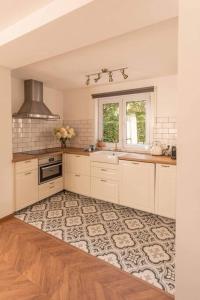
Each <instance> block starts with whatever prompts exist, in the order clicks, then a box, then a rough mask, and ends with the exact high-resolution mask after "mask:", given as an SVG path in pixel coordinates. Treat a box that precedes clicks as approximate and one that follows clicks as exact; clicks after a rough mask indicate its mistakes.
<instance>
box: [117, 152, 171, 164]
mask: <svg viewBox="0 0 200 300" xmlns="http://www.w3.org/2000/svg"><path fill="white" fill-rule="evenodd" d="M119 160H128V161H139V162H147V163H154V164H167V165H176V160H175V159H171V157H169V156H156V155H151V154H141V153H129V154H126V155H124V156H122V157H119Z"/></svg>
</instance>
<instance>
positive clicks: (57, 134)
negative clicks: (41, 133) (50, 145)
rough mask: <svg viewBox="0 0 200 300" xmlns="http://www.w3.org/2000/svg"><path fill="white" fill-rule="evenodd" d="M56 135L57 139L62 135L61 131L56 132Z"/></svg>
mask: <svg viewBox="0 0 200 300" xmlns="http://www.w3.org/2000/svg"><path fill="white" fill-rule="evenodd" d="M56 137H57V139H60V138H61V137H62V136H61V133H60V132H59V131H58V132H57V133H56Z"/></svg>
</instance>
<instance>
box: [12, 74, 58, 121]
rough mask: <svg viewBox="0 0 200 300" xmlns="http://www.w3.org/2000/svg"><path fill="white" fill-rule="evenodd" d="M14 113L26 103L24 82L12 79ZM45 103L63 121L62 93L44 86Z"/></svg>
mask: <svg viewBox="0 0 200 300" xmlns="http://www.w3.org/2000/svg"><path fill="white" fill-rule="evenodd" d="M11 83H12V113H14V112H17V111H18V110H19V108H20V106H21V104H22V103H23V101H24V81H23V80H21V79H18V78H14V77H12V81H11ZM43 92H44V102H45V104H46V105H47V106H48V108H49V109H50V110H51V111H52V113H54V114H58V115H60V117H61V119H63V93H62V91H59V90H56V89H52V88H48V87H46V86H44V91H43Z"/></svg>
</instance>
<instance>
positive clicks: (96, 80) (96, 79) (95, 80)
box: [94, 73, 101, 83]
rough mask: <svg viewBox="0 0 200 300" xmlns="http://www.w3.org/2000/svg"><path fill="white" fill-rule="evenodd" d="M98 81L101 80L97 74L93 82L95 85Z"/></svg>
mask: <svg viewBox="0 0 200 300" xmlns="http://www.w3.org/2000/svg"><path fill="white" fill-rule="evenodd" d="M99 79H101V74H100V73H98V75H97V78H95V79H94V82H96V83H97V82H98V81H99Z"/></svg>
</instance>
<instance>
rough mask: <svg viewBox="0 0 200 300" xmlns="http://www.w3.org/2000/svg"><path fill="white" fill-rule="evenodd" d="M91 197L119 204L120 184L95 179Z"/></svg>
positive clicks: (92, 182)
mask: <svg viewBox="0 0 200 300" xmlns="http://www.w3.org/2000/svg"><path fill="white" fill-rule="evenodd" d="M91 196H92V197H94V198H97V199H102V200H105V201H109V202H113V203H118V182H116V181H112V180H105V179H100V178H96V177H93V178H92V179H91Z"/></svg>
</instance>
